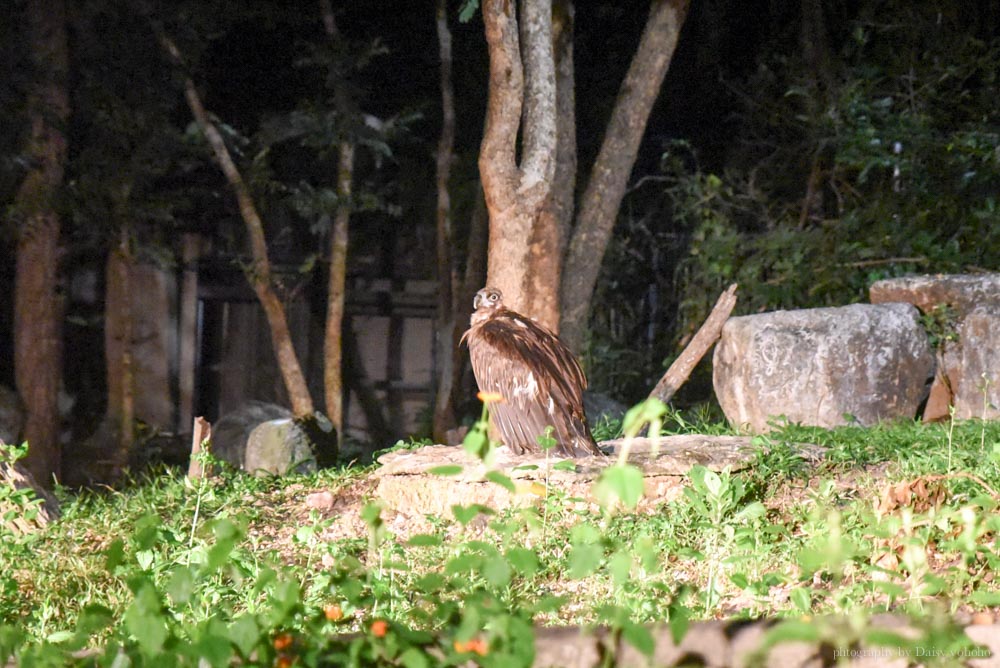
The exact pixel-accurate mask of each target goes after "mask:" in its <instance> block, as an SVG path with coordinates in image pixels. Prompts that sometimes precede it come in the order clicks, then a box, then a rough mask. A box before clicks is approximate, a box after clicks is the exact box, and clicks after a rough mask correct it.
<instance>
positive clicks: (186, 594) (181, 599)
mask: <svg viewBox="0 0 1000 668" xmlns="http://www.w3.org/2000/svg"><path fill="white" fill-rule="evenodd" d="M166 591H167V596H169V597H170V600H171V601H172V602H173V604H174V605H175V606H182V605H185V604H186V603H187V602H188V601H190V600H191V595H192V594H193V593H194V573H192V572H191V568H189V567H187V566H178V567H177V568H175V569H174V572H173V574H172V575H171V576H170V581H169V582H168V583H167V589H166Z"/></svg>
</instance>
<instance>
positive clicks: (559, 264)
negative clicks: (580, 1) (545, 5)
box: [525, 0, 577, 334]
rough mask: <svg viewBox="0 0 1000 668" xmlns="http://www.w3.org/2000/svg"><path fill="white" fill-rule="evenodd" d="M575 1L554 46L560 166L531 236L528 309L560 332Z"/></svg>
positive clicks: (564, 3) (555, 27)
mask: <svg viewBox="0 0 1000 668" xmlns="http://www.w3.org/2000/svg"><path fill="white" fill-rule="evenodd" d="M573 15H574V9H573V3H572V2H571V0H555V2H553V8H552V46H553V56H554V58H555V81H556V107H555V114H556V121H555V122H556V166H555V174H554V176H553V179H552V188H551V190H550V191H549V195H548V197H547V198H546V199H545V202H544V203H543V204H542V207H541V209H540V210H539V212H538V219H537V220H536V221H535V224H534V226H533V229H532V235H531V240H530V247H531V255H530V261H531V264H530V265H529V266H528V268H527V271H526V272H525V273H526V280H527V281H528V300H527V307H526V310H527V312H528V313H530V314H531V315H532V317H534V318H535V319H537V320H538V321H539V322H542V323H544V324H545V325H546V326H547V327H548V328H549V329H551V330H552V331H553V332H555V333H556V334H558V333H559V327H560V312H559V285H560V280H561V278H562V269H563V261H562V260H563V256H564V254H565V251H566V244H567V242H568V240H569V233H570V230H571V226H572V222H573V200H574V198H575V196H576V168H577V159H576V91H575V84H574V81H573Z"/></svg>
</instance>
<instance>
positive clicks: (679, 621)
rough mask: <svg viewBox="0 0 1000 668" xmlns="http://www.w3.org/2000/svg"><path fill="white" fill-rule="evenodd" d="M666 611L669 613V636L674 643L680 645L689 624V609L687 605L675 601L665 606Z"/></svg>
mask: <svg viewBox="0 0 1000 668" xmlns="http://www.w3.org/2000/svg"><path fill="white" fill-rule="evenodd" d="M667 611H668V613H669V615H670V620H669V622H668V623H669V624H670V637H671V638H672V639H673V641H674V644H675V645H680V644H681V641H682V640H684V636H686V635H687V632H688V627H689V626H690V619H691V611H690V610H689V609H688V608H687V606H685V605H681V604H680V603H678V602H676V601H675V602H674V603H671V604H670V605H669V606H667Z"/></svg>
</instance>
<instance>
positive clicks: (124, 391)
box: [104, 227, 135, 465]
mask: <svg viewBox="0 0 1000 668" xmlns="http://www.w3.org/2000/svg"><path fill="white" fill-rule="evenodd" d="M132 268H133V258H132V253H131V248H130V246H129V238H128V232H127V230H126V229H125V228H124V227H123V228H122V229H121V230H120V233H119V238H118V242H117V243H116V244H115V245H114V246H113V247H112V248H111V249H110V250H109V251H108V259H107V265H106V267H105V289H104V357H105V368H106V370H107V381H108V407H107V412H106V415H107V420H108V424H109V426H110V427H111V429H112V433H113V434H114V438H115V446H116V451H115V452H114V453H113V460H114V461H115V462H116V463H117V464H119V465H124V464H125V462H126V461H127V458H128V454H129V451H130V449H131V447H132V443H133V441H134V425H135V368H134V364H133V352H132V344H133V339H134V335H133V334H134V321H133V313H132V288H131V278H132Z"/></svg>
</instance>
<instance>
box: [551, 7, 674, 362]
mask: <svg viewBox="0 0 1000 668" xmlns="http://www.w3.org/2000/svg"><path fill="white" fill-rule="evenodd" d="M687 9H688V0H653V2H652V3H651V5H650V9H649V18H648V19H647V20H646V27H645V29H644V31H643V34H642V39H641V40H640V42H639V48H638V49H637V50H636V53H635V56H634V57H633V58H632V63H631V65H630V66H629V70H628V73H627V74H626V75H625V79H624V81H622V85H621V88H620V89H619V91H618V99H617V100H616V102H615V106H614V109H613V110H612V112H611V119H610V120H609V122H608V128H607V130H606V132H605V134H604V141H603V142H602V144H601V149H600V152H599V153H598V156H597V160H596V161H595V163H594V167H593V169H592V170H591V174H590V180H589V181H588V183H587V189H586V191H585V192H584V194H583V197H582V199H581V201H580V208H579V211H578V213H577V222H576V228H575V229H574V231H573V236H572V239H571V240H570V243H569V248H568V250H567V256H566V262H565V270H564V272H563V282H562V291H561V299H562V328H561V333H562V339H563V341H564V342H565V343H566V345H568V346H569V347H570V349H571V350H573V351H574V352H576V353H580V352H581V351H582V349H583V346H584V343H585V341H584V339H585V335H586V330H587V320H588V315H589V312H590V299H591V296H592V295H593V293H594V286H595V285H596V284H597V276H598V274H599V273H600V269H601V260H602V259H603V258H604V252H605V250H606V249H607V246H608V242H609V240H610V239H611V231H612V229H613V228H614V224H615V220H616V218H617V215H618V208H619V206H620V205H621V201H622V198H623V197H624V195H625V188H626V185H627V184H628V178H629V175H630V174H631V172H632V166H633V164H634V163H635V157H636V154H637V153H638V149H639V143H640V141H641V140H642V135H643V133H644V132H645V129H646V121H647V120H648V118H649V113H650V111H651V110H652V108H653V103H654V102H655V101H656V97H657V95H658V93H659V91H660V86H661V84H662V82H663V77H664V76H665V75H666V73H667V68H668V67H669V65H670V60H671V58H672V57H673V53H674V49H675V48H676V46H677V38H678V37H679V36H680V31H681V26H682V25H683V23H684V18H685V16H686V15H687Z"/></svg>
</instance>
